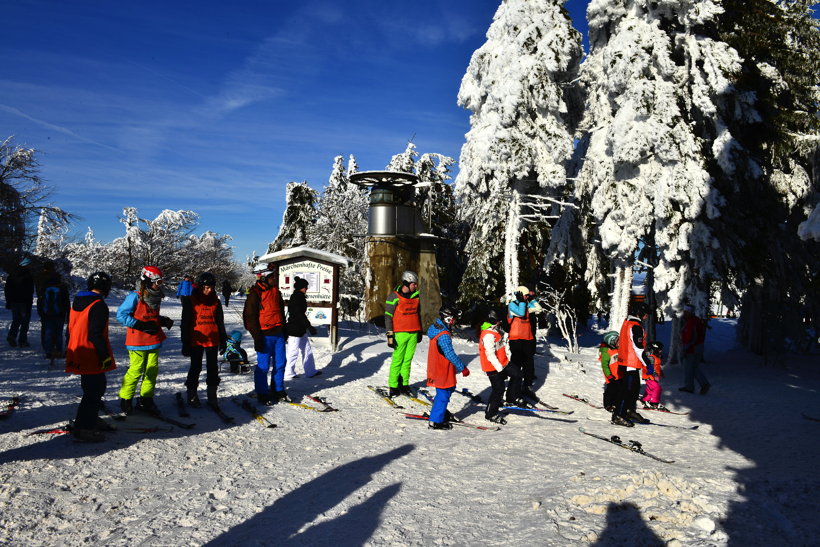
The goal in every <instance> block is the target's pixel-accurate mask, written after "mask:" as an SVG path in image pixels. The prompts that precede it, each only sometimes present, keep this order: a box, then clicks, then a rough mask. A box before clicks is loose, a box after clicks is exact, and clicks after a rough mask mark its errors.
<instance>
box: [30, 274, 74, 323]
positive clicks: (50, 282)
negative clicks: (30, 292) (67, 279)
mask: <svg viewBox="0 0 820 547" xmlns="http://www.w3.org/2000/svg"><path fill="white" fill-rule="evenodd" d="M49 287H58V288H59V289H60V296H59V301H60V309H62V310H63V313H62V314H61V315H59V316H57V317H62V318H63V319H65V318H66V317H68V312H69V309H70V308H71V297H70V296H69V294H68V287H66V285H65V283H63V282H62V280H61V279H60V276H59V275H58V274H52V275H50V276H49V277H47V278H46V279H44V280H43V285H42V288H41V294H39V295H38V296H37V315H39V316H40V317H41V318H42V317H44V316H45V311H44V309H43V308H44V306H45V291H46V289H48V288H49Z"/></svg>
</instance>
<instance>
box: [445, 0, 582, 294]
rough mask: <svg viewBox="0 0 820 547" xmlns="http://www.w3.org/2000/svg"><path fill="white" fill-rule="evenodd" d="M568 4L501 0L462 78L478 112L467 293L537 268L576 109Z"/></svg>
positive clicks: (473, 132)
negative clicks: (564, 5)
mask: <svg viewBox="0 0 820 547" xmlns="http://www.w3.org/2000/svg"><path fill="white" fill-rule="evenodd" d="M563 3H564V2H563V1H561V0H505V1H504V2H503V3H502V4H501V6H500V7H499V8H498V11H497V12H496V14H495V17H494V19H493V23H492V25H491V26H490V28H489V30H488V32H487V41H486V42H485V43H484V45H483V46H481V47H480V48H479V49H478V50H476V52H475V53H474V54H473V57H472V59H471V60H470V65H469V67H468V68H467V73H466V74H465V76H464V79H463V80H462V82H461V89H460V90H459V94H458V102H459V105H460V106H462V107H464V108H467V109H469V110H471V111H472V115H471V116H470V126H471V128H470V131H469V132H468V133H467V136H466V138H467V140H466V143H465V144H464V146H463V147H462V149H461V159H460V161H459V163H460V172H459V174H458V177H457V179H456V194H457V198H458V200H459V215H460V218H461V219H462V220H463V221H464V222H465V223H466V224H467V225H468V226H469V228H470V229H469V239H468V241H467V244H466V250H465V253H466V255H467V261H468V262H467V266H466V271H465V273H464V277H463V279H462V282H461V287H460V291H459V293H460V294H459V297H460V299H461V300H462V301H466V302H469V301H472V300H476V299H478V300H495V299H496V298H498V297H499V296H501V295H502V294H505V293H511V292H512V291H513V289H514V288H515V286H517V285H518V284H519V283H520V282H521V281H526V280H527V279H526V278H530V277H533V276H534V273H533V272H531V271H527V270H528V269H529V268H534V269H538V268H540V265H541V264H540V263H541V258H542V257H543V250H544V249H543V248H544V242H545V236H546V234H547V231H548V230H549V225H548V223H547V220H546V219H545V218H544V217H545V216H547V215H546V214H545V213H549V212H550V211H549V208H548V207H545V205H547V204H548V203H549V201H545V200H544V199H543V198H554V197H556V196H559V195H561V193H562V189H563V188H564V186H565V185H566V162H567V160H568V159H569V158H570V156H571V154H572V151H573V132H574V128H575V124H576V121H577V119H576V118H577V115H578V109H576V108H574V107H575V104H576V102H577V86H575V85H574V83H573V82H574V80H575V79H576V74H577V67H578V62H579V60H580V59H581V55H582V50H581V37H580V34H579V33H578V32H577V31H576V30H575V29H574V28H573V27H572V23H571V20H570V18H569V15H568V13H567V12H566V10H565V9H564V8H563ZM522 257H526V258H527V259H528V260H529V262H528V263H525V264H524V268H523V269H522V263H521V258H522Z"/></svg>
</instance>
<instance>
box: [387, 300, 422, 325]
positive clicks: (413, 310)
mask: <svg viewBox="0 0 820 547" xmlns="http://www.w3.org/2000/svg"><path fill="white" fill-rule="evenodd" d="M413 294H414V295H415V297H413V296H411V297H410V298H407V297H406V296H402V294H401V291H396V295H397V296H398V297H399V303H398V304H397V305H396V311H395V312H394V313H393V332H419V331H421V318H420V317H419V297H418V293H417V292H416V293H413Z"/></svg>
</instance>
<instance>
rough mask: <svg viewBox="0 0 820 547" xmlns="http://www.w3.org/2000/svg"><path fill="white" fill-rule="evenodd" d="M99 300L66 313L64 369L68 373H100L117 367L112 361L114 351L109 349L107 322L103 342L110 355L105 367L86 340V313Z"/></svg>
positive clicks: (92, 346) (92, 345)
mask: <svg viewBox="0 0 820 547" xmlns="http://www.w3.org/2000/svg"><path fill="white" fill-rule="evenodd" d="M98 302H100V300H95V301H94V302H92V303H91V304H89V305H88V307H86V308H85V309H84V310H83V311H74V309H72V310H71V312H70V313H69V314H68V332H69V338H68V345H67V346H66V349H65V371H66V372H68V373H70V374H102V373H103V372H108V371H109V370H114V369H115V368H117V365H116V363H114V352H113V351H111V342H109V341H108V322H107V321H106V323H105V343H106V345H107V346H108V354H109V355H110V356H111V362H109V363H108V364H107V365H106V367H105V368H103V366H102V363H100V356H99V355H97V350H96V349H95V348H94V344H92V343H91V342H90V341H89V340H88V314H89V312H90V311H91V308H93V307H94V306H96V305H97V303H98Z"/></svg>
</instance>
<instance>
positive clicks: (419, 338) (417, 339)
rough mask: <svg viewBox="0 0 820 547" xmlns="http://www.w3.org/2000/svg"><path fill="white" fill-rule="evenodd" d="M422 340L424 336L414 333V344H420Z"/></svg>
mask: <svg viewBox="0 0 820 547" xmlns="http://www.w3.org/2000/svg"><path fill="white" fill-rule="evenodd" d="M422 338H424V335H423V334H422V333H421V331H419V332H417V333H416V344H421V339H422Z"/></svg>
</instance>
